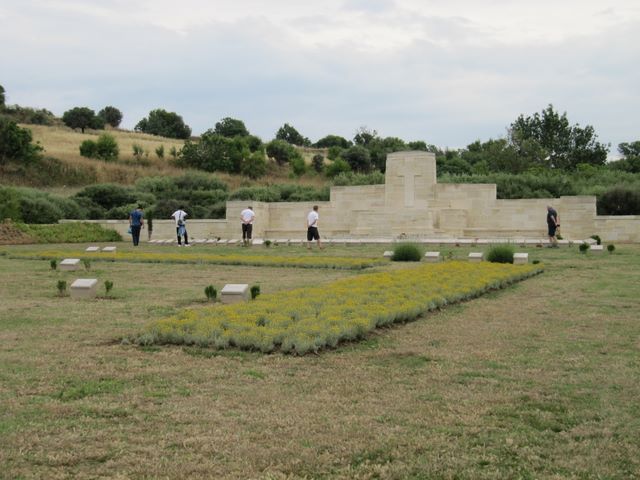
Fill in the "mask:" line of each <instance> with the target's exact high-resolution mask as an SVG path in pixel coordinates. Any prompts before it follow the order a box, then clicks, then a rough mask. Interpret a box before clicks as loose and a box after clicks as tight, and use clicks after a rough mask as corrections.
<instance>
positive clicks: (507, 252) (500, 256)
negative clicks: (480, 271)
mask: <svg viewBox="0 0 640 480" xmlns="http://www.w3.org/2000/svg"><path fill="white" fill-rule="evenodd" d="M513 254H514V249H513V247H512V246H511V245H495V246H493V247H491V248H490V249H489V252H488V253H487V261H488V262H493V263H513Z"/></svg>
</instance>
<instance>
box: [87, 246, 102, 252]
mask: <svg viewBox="0 0 640 480" xmlns="http://www.w3.org/2000/svg"><path fill="white" fill-rule="evenodd" d="M99 251H100V247H96V246H91V247H87V248H86V249H85V252H99Z"/></svg>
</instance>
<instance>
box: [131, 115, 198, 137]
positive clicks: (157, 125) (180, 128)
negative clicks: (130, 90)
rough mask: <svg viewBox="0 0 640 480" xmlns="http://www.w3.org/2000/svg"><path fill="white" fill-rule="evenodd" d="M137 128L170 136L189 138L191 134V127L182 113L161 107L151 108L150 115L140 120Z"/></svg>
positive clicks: (152, 133) (144, 131)
mask: <svg viewBox="0 0 640 480" xmlns="http://www.w3.org/2000/svg"><path fill="white" fill-rule="evenodd" d="M135 130H136V131H138V132H143V133H149V134H151V135H159V136H161V137H168V138H182V139H187V138H189V137H190V136H191V127H189V126H188V125H186V124H185V123H184V120H182V117H181V116H180V115H178V114H177V113H175V112H167V111H166V110H163V109H161V108H158V109H156V110H151V111H150V112H149V117H147V118H143V119H142V120H140V121H139V122H138V124H137V125H136V126H135Z"/></svg>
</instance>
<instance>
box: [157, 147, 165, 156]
mask: <svg viewBox="0 0 640 480" xmlns="http://www.w3.org/2000/svg"><path fill="white" fill-rule="evenodd" d="M156 155H157V156H158V158H164V145H160V146H159V147H156Z"/></svg>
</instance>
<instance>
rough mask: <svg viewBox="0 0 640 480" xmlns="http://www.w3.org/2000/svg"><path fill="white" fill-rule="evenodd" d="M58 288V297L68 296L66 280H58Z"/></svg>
mask: <svg viewBox="0 0 640 480" xmlns="http://www.w3.org/2000/svg"><path fill="white" fill-rule="evenodd" d="M56 288H57V289H58V296H60V297H64V296H65V295H66V294H67V282H66V280H58V283H57V284H56Z"/></svg>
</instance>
